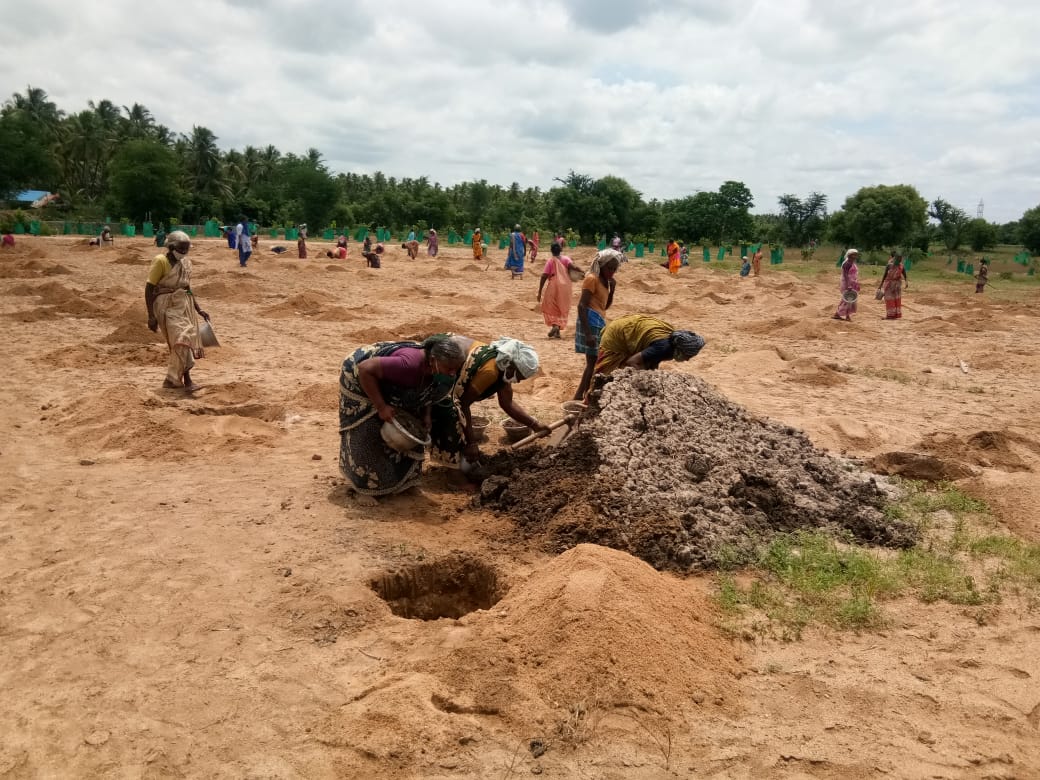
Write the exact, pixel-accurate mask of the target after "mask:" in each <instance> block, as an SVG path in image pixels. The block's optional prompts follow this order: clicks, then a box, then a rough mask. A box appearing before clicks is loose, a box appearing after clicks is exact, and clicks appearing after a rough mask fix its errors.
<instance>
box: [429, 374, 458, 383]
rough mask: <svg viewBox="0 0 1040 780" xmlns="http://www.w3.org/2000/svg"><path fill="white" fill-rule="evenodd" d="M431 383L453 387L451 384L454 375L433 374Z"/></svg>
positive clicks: (453, 380) (453, 381)
mask: <svg viewBox="0 0 1040 780" xmlns="http://www.w3.org/2000/svg"><path fill="white" fill-rule="evenodd" d="M433 381H434V383H436V384H438V385H453V384H455V375H454V374H434V375H433Z"/></svg>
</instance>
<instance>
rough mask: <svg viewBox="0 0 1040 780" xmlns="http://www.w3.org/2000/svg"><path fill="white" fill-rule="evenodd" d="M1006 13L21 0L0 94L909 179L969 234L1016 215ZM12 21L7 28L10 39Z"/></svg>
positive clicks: (919, 7) (189, 116) (808, 4)
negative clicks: (984, 222)
mask: <svg viewBox="0 0 1040 780" xmlns="http://www.w3.org/2000/svg"><path fill="white" fill-rule="evenodd" d="M1033 8H1034V3H1033V2H1030V1H1029V0H988V1H987V2H978V0H976V1H975V2H962V0H941V1H940V0H885V1H884V2H875V1H873V0H641V2H632V1H630V0H533V1H531V2H514V1H513V0H422V1H421V2H420V1H419V0H177V2H171V1H170V0H104V2H101V3H93V4H89V5H88V6H83V5H82V4H81V3H79V2H74V0H34V2H33V3H32V4H31V6H27V9H26V11H25V12H24V13H19V14H14V13H11V14H7V17H6V19H5V26H6V29H5V33H4V45H3V47H0V96H2V97H3V99H7V98H8V97H9V96H10V95H11V94H12V93H14V92H24V90H25V88H26V86H27V85H30V84H31V85H32V86H34V87H41V88H43V89H44V90H46V91H47V92H48V93H49V95H50V97H51V99H52V100H54V102H55V103H57V105H58V107H59V108H61V109H63V110H65V111H78V110H82V109H83V108H86V102H87V101H88V100H95V101H97V100H100V99H105V98H107V99H108V100H111V101H112V102H113V103H115V104H117V105H125V106H130V105H132V104H133V103H135V102H137V103H142V104H144V105H145V106H147V107H148V108H149V109H150V110H151V111H152V113H153V114H154V115H155V117H156V119H157V120H158V121H159V122H161V123H163V124H165V125H167V126H168V127H170V128H171V129H172V130H174V131H176V132H182V133H189V132H190V131H191V128H192V126H193V125H202V126H205V127H208V128H209V129H210V130H212V131H213V132H214V133H216V135H217V137H218V142H217V143H218V145H219V146H220V147H221V148H222V149H225V150H226V149H229V148H237V149H241V148H243V147H244V146H246V145H253V146H266V145H268V144H274V145H275V146H277V147H278V148H279V149H280V150H281V151H282V152H294V153H297V154H304V153H305V152H306V151H307V149H308V148H311V147H314V148H317V149H319V150H320V151H321V152H322V154H323V155H324V158H325V161H326V163H327V164H328V167H329V169H330V170H332V171H333V172H347V171H352V172H357V173H372V172H374V171H377V170H380V171H382V172H383V173H384V174H386V175H387V176H396V177H398V178H403V177H413V178H414V177H418V176H423V175H425V176H428V177H429V178H430V179H431V180H433V181H438V182H440V183H441V184H444V185H446V186H448V185H451V184H454V183H457V182H461V181H470V180H474V179H486V180H487V181H488V182H490V183H493V184H501V185H503V186H508V185H509V184H510V183H512V182H514V181H516V182H519V183H520V184H521V186H523V187H541V188H543V189H548V188H550V187H552V186H554V184H555V182H554V178H555V177H560V178H562V177H564V176H566V175H567V172H568V171H569V170H572V169H573V170H575V171H577V172H579V173H584V174H589V175H591V176H594V177H597V178H598V177H600V176H604V175H607V174H612V175H616V176H620V177H622V178H624V179H626V180H627V181H628V182H630V183H631V184H632V185H633V186H635V187H636V189H638V190H639V191H640V192H641V193H643V196H644V198H646V199H648V200H649V199H650V198H659V199H667V198H675V197H682V196H685V195H689V194H692V193H694V192H696V191H698V190H715V189H717V188H718V186H719V185H720V184H721V183H722V182H724V181H726V180H731V179H732V180H737V181H742V182H744V183H745V184H746V185H747V186H748V187H749V188H750V190H751V192H752V194H753V195H754V198H755V207H754V209H753V211H755V212H758V213H769V212H775V211H776V209H777V198H778V197H779V196H780V195H783V194H785V193H793V194H796V195H799V196H805V195H807V194H808V193H809V192H812V191H818V192H823V193H825V194H827V196H828V199H829V204H828V205H829V208H830V209H831V210H832V211H833V210H836V209H838V208H840V206H841V204H842V203H843V202H844V200H845V198H846V197H848V196H849V195H852V194H853V193H855V192H856V191H857V190H858V189H859V188H860V187H863V186H871V185H876V184H912V185H914V186H915V187H917V189H918V191H919V192H920V193H921V194H922V195H923V196H924V197H925V198H926V199H928V200H933V199H935V198H937V197H941V198H943V199H945V200H947V201H949V202H951V203H953V204H955V205H957V206H959V207H961V208H963V209H964V210H965V211H967V212H969V214H971V215H974V214H975V212H976V208H977V206H978V204H979V201H980V200H984V202H985V212H984V213H985V217H986V218H987V219H989V220H991V221H994V222H1007V221H1010V220H1015V219H1018V218H1019V217H1020V216H1021V214H1022V212H1023V211H1024V210H1025V209H1027V208H1032V207H1034V206H1036V205H1038V204H1040V46H1038V45H1037V41H1038V40H1040V13H1038V12H1037V11H1035V10H1033ZM12 25H13V28H12Z"/></svg>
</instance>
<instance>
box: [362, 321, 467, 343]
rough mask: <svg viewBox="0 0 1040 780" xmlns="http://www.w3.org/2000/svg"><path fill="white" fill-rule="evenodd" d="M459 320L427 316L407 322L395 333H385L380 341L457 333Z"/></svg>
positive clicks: (411, 339)
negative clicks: (453, 320)
mask: <svg viewBox="0 0 1040 780" xmlns="http://www.w3.org/2000/svg"><path fill="white" fill-rule="evenodd" d="M459 324H460V323H458V322H452V321H451V320H447V319H445V318H444V317H427V318H426V319H424V320H414V321H412V322H406V323H405V324H404V325H400V326H399V327H397V328H396V329H395V332H394V333H384V334H383V335H382V336H381V337H380V338H379V339H378V340H379V341H393V340H395V339H402V340H405V341H409V340H410V341H422V340H423V339H425V338H426V337H427V336H432V335H433V334H434V333H456V332H458V330H459Z"/></svg>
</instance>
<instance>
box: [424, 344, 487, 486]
mask: <svg viewBox="0 0 1040 780" xmlns="http://www.w3.org/2000/svg"><path fill="white" fill-rule="evenodd" d="M496 357H498V350H497V349H496V348H495V347H493V346H491V345H489V344H479V343H477V344H473V346H472V348H471V349H470V352H469V355H467V356H466V362H465V364H463V366H462V371H460V372H459V381H458V382H456V383H455V388H454V391H453V392H452V394H451V397H449V398H445V399H444V400H442V401H439V402H438V403H436V404H435V405H434V406H433V410H432V412H433V414H432V419H433V426H432V429H431V430H430V438H431V439H433V447H432V448H431V451H430V455H431V457H433V458H434V459H435V460H438V461H440V462H441V463H447V464H449V465H453V466H457V465H458V463H459V459H460V457H461V455H462V450H463V449H464V448H465V446H466V444H467V442H466V430H465V420H466V417H465V414H464V413H463V411H462V403H461V402H462V396H463V395H464V394H465V392H466V391H467V390H473V391H474V392H475V393H476V396H477V397H476V400H477V401H485V400H487V399H488V398H490V397H491V396H493V395H495V394H496V393H498V391H499V389H501V387H502V385H503V384H504V380H503V379H502V372H501V371H500V370H499V368H498V366H497V365H495V358H496Z"/></svg>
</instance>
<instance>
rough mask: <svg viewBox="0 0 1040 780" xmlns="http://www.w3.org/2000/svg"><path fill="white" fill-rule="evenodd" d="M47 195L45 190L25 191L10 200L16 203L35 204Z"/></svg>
mask: <svg viewBox="0 0 1040 780" xmlns="http://www.w3.org/2000/svg"><path fill="white" fill-rule="evenodd" d="M48 195H50V193H49V192H47V190H25V191H24V192H19V193H18V194H17V195H15V196H14V197H13V198H11V200H13V201H15V202H16V203H35V202H36V201H38V200H39V199H40V198H46V197H47V196H48Z"/></svg>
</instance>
